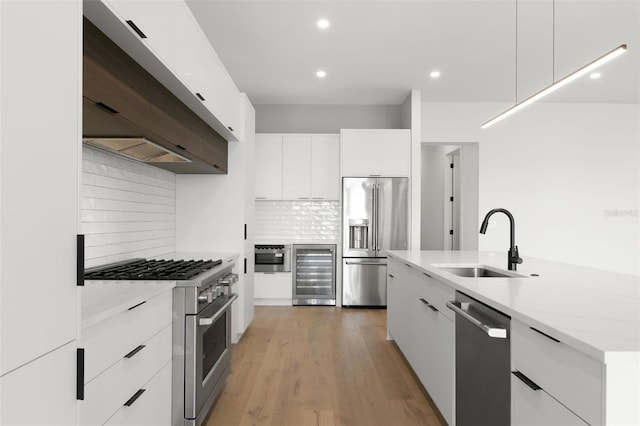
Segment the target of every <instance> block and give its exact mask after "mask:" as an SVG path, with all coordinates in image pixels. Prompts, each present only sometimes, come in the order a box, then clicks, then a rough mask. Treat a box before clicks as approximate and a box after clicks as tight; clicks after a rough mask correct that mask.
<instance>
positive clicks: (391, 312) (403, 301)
mask: <svg viewBox="0 0 640 426" xmlns="http://www.w3.org/2000/svg"><path fill="white" fill-rule="evenodd" d="M387 271H388V273H389V274H390V275H392V277H391V284H389V283H387V294H388V295H387V299H388V300H387V318H388V319H389V327H390V328H389V332H390V334H391V336H392V337H393V339H394V340H395V342H396V344H397V345H398V347H399V348H400V350H401V351H402V353H403V354H404V356H405V358H407V360H409V362H411V359H410V358H413V357H414V352H415V349H414V347H415V339H414V338H413V336H412V333H413V328H414V326H413V323H412V318H411V315H410V310H409V309H408V306H409V305H408V304H409V303H410V302H409V295H410V290H411V284H410V280H411V277H410V275H409V274H408V271H407V270H406V267H405V266H404V264H401V263H398V262H396V261H394V260H391V261H390V262H389V265H388V269H387ZM388 278H389V277H388ZM389 293H391V294H390V295H389Z"/></svg>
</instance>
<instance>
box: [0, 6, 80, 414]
mask: <svg viewBox="0 0 640 426" xmlns="http://www.w3.org/2000/svg"><path fill="white" fill-rule="evenodd" d="M81 3H82V2H78V1H64V2H29V1H12V2H5V1H2V2H0V17H1V21H0V28H2V51H1V55H2V57H1V60H0V63H1V69H0V73H1V74H2V82H3V84H2V91H1V93H0V104H2V111H1V112H0V114H1V116H0V121H1V122H2V126H1V130H0V131H1V133H0V140H2V155H1V156H0V171H1V177H0V180H1V181H2V191H1V194H0V197H1V200H0V209H1V210H0V217H1V218H2V221H1V223H0V238H1V242H0V246H2V251H1V253H0V264H1V265H2V277H1V279H0V286H1V289H0V293H1V294H2V297H1V298H0V335H1V336H2V344H1V345H0V375H4V374H5V373H7V372H9V371H11V370H14V369H15V368H17V367H19V366H21V365H24V364H26V363H28V362H30V361H32V360H34V359H36V358H38V357H40V356H42V355H44V354H46V353H48V352H50V351H52V350H54V349H56V348H59V347H61V346H62V345H64V344H67V343H69V342H71V341H73V340H74V339H75V338H76V317H77V306H76V298H77V296H76V294H77V287H76V234H77V232H78V179H79V155H80V154H79V153H80V143H81V142H80V138H81V128H80V125H81V123H82V120H81V119H80V111H79V108H80V102H81V85H80V75H79V71H80V69H81V65H80V64H81V62H80V60H81V55H82V40H81V38H80V34H81V28H82V9H81V7H82V4H81ZM25 28H29V31H25ZM34 261H35V262H36V264H37V266H34ZM25 368H26V367H25ZM52 370H55V367H53V368H52ZM52 374H54V375H55V376H56V377H59V376H58V372H57V371H56V372H55V373H53V372H52ZM47 380H48V379H47ZM67 381H70V382H73V381H75V378H74V377H73V376H72V377H67V378H66V379H65V380H63V381H61V382H60V383H58V385H59V386H60V389H61V390H62V389H66V386H67ZM47 383H48V382H47ZM33 390H34V391H37V389H33ZM52 393H55V392H52ZM21 395H23V396H25V397H26V396H27V393H24V394H21ZM4 396H5V392H3V397H4ZM52 397H53V398H54V400H56V399H57V398H64V397H65V395H52ZM29 401H30V402H31V403H33V401H38V400H37V399H33V397H30V398H29ZM39 402H42V403H45V402H46V403H47V404H48V401H44V400H41V401H39ZM47 406H48V405H47ZM3 409H4V406H3ZM31 410H32V411H33V407H32V409H31ZM41 412H42V413H43V415H46V413H47V409H46V408H44V407H43V408H42V410H41ZM55 413H57V411H55ZM55 413H51V418H50V419H51V420H50V422H56V421H57V420H56V419H55V417H54V414H55ZM29 414H32V415H34V416H36V413H33V412H31V413H29ZM44 423H47V422H44Z"/></svg>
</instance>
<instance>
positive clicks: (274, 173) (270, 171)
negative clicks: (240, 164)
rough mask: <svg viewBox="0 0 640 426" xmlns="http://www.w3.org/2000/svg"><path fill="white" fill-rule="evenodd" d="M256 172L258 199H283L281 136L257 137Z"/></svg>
mask: <svg viewBox="0 0 640 426" xmlns="http://www.w3.org/2000/svg"><path fill="white" fill-rule="evenodd" d="M255 171H256V175H255V179H256V181H255V182H256V187H255V191H256V195H255V196H256V198H257V199H279V198H282V137H281V136H279V135H256V146H255Z"/></svg>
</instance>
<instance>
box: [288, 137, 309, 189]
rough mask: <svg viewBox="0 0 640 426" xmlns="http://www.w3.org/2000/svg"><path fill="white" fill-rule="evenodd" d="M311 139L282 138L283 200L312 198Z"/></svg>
mask: <svg viewBox="0 0 640 426" xmlns="http://www.w3.org/2000/svg"><path fill="white" fill-rule="evenodd" d="M310 168H311V137H309V136H283V137H282V198H284V199H289V200H296V199H304V200H308V199H309V198H310V191H311V171H310Z"/></svg>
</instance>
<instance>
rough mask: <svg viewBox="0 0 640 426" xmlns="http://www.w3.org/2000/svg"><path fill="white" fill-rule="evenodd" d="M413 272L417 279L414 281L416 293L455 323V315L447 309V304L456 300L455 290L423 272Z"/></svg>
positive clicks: (413, 270) (414, 270)
mask: <svg viewBox="0 0 640 426" xmlns="http://www.w3.org/2000/svg"><path fill="white" fill-rule="evenodd" d="M411 271H412V273H413V274H414V276H415V277H416V278H417V279H414V280H413V282H414V283H415V287H414V291H415V292H416V293H417V294H418V295H420V296H421V297H422V298H423V299H424V300H426V301H427V302H429V303H430V304H431V305H433V306H434V307H435V308H436V309H438V310H439V311H440V313H442V315H444V316H445V317H447V318H449V319H450V320H452V321H453V319H454V317H455V314H454V312H453V311H452V310H451V309H449V308H447V302H450V301H452V300H454V299H455V290H453V288H451V287H449V286H448V285H446V284H444V283H441V282H439V281H438V280H437V279H435V278H432V277H430V276H429V275H427V274H425V273H423V272H420V271H418V270H416V269H413V268H412V269H411Z"/></svg>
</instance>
